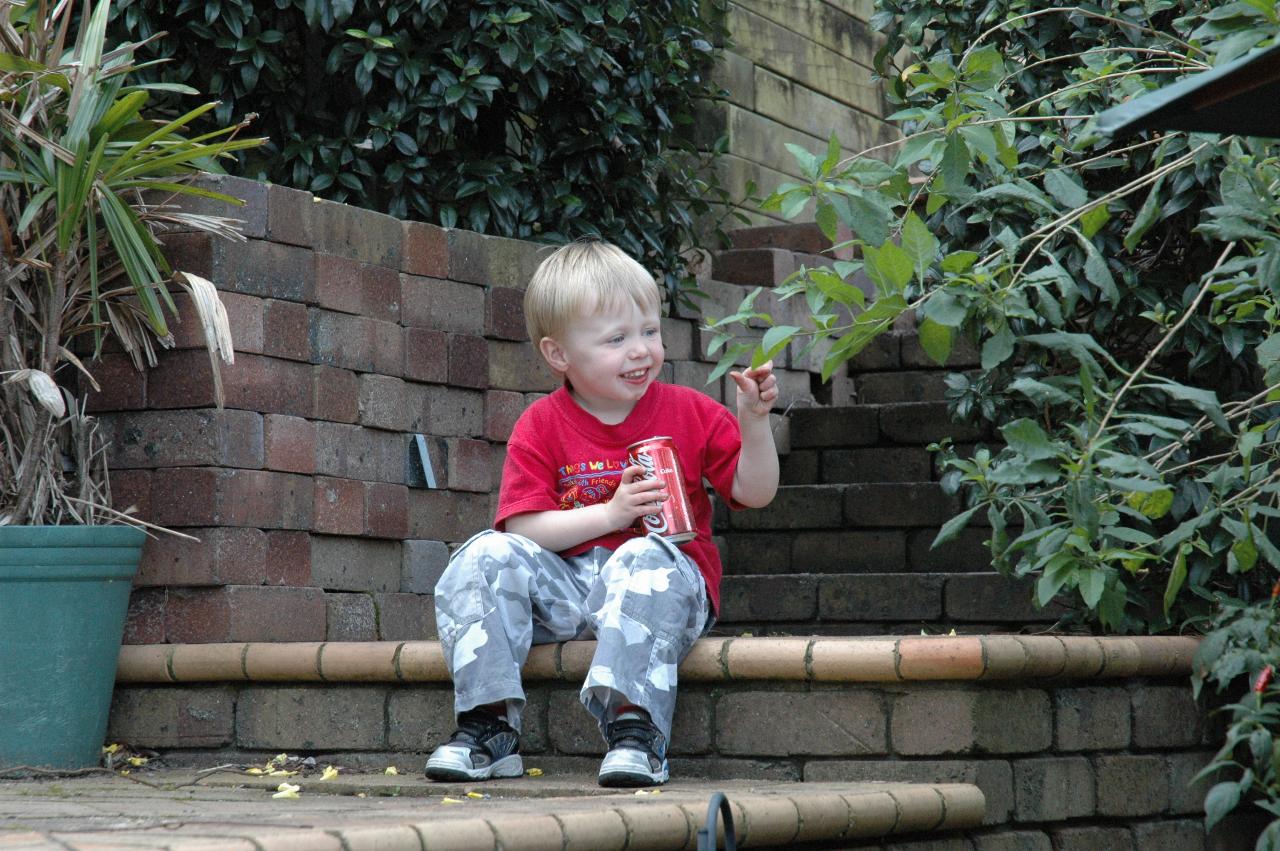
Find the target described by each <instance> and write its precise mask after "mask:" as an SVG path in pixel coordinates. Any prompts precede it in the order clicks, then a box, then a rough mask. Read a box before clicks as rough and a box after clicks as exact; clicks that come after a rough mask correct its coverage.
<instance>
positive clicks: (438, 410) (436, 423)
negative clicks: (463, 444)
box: [425, 385, 485, 437]
mask: <svg viewBox="0 0 1280 851" xmlns="http://www.w3.org/2000/svg"><path fill="white" fill-rule="evenodd" d="M425 390H426V398H427V405H428V409H429V410H430V412H431V423H430V428H431V436H432V437H478V436H480V435H482V434H484V397H485V394H484V393H483V392H481V391H479V390H466V389H462V388H458V387H445V386H437V385H429V386H427V387H426V388H425Z"/></svg>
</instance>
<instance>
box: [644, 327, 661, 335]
mask: <svg viewBox="0 0 1280 851" xmlns="http://www.w3.org/2000/svg"><path fill="white" fill-rule="evenodd" d="M644 335H645V336H646V337H656V336H657V335H658V329H657V328H646V329H644Z"/></svg>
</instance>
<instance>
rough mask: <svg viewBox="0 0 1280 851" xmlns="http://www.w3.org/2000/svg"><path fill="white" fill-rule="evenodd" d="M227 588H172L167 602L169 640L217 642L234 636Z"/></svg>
mask: <svg viewBox="0 0 1280 851" xmlns="http://www.w3.org/2000/svg"><path fill="white" fill-rule="evenodd" d="M224 590H225V589H223V588H171V589H169V596H168V600H167V602H166V605H165V629H164V635H165V640H166V641H168V642H169V643H171V644H214V643H218V642H226V641H230V640H231V613H230V612H229V611H228V609H227V597H226V595H225V594H224V593H223V592H224Z"/></svg>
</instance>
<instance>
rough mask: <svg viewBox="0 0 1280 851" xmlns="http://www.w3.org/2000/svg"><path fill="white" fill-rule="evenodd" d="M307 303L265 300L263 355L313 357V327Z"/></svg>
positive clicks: (304, 359)
mask: <svg viewBox="0 0 1280 851" xmlns="http://www.w3.org/2000/svg"><path fill="white" fill-rule="evenodd" d="M309 322H310V320H309V319H308V314H307V306H306V305H305V304H298V303H297V302H294V301H279V300H276V299H269V300H267V301H264V302H263V315H262V324H263V329H264V335H263V344H262V351H263V354H266V355H270V356H271V357H276V358H285V359H287V360H296V361H302V362H304V363H306V362H309V361H310V360H311V328H310V324H309Z"/></svg>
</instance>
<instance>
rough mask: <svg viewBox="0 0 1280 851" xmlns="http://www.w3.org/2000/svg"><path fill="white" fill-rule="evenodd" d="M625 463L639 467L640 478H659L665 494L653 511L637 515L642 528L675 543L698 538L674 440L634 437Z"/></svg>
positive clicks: (628, 448)
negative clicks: (656, 509)
mask: <svg viewBox="0 0 1280 851" xmlns="http://www.w3.org/2000/svg"><path fill="white" fill-rule="evenodd" d="M627 462H628V463H629V464H632V465H634V466H636V467H643V468H644V478H646V479H661V480H662V484H663V487H664V489H665V490H666V491H667V494H668V495H667V499H666V501H665V502H663V503H662V508H661V509H660V510H659V511H658V512H657V513H655V514H646V515H645V516H644V517H642V518H640V525H641V526H642V527H643V529H644V531H645V532H653V533H655V534H658V535H661V536H662V537H664V538H666V539H667V540H668V541H671V542H673V543H677V544H679V543H683V542H685V541H692V540H693V539H694V538H696V537H698V530H697V528H696V527H695V526H694V525H693V510H692V509H691V508H690V507H689V497H688V496H687V495H686V494H685V492H684V473H683V472H682V471H681V470H680V453H678V452H677V451H676V442H675V441H674V440H672V439H671V438H669V437H650V438H648V439H647V440H637V441H636V442H635V443H633V444H631V445H630V446H628V447H627Z"/></svg>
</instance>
